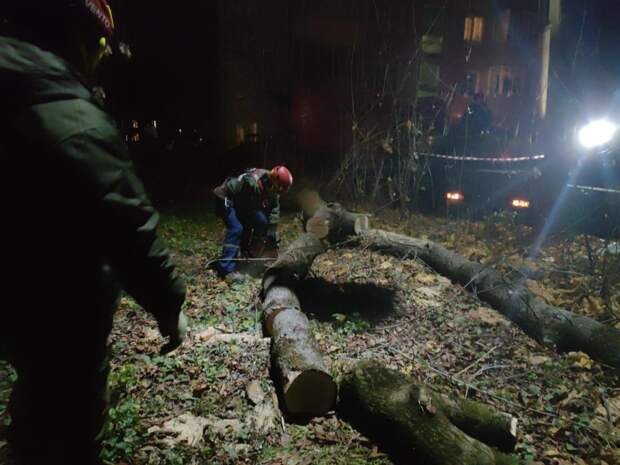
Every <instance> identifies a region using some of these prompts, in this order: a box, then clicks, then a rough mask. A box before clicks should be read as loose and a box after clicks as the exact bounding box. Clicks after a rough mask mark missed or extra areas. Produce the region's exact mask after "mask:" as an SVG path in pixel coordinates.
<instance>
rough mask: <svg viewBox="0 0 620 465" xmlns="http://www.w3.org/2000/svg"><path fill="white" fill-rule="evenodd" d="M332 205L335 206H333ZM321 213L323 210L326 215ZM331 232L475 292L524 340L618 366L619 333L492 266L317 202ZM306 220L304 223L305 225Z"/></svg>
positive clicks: (332, 236) (335, 238) (337, 238)
mask: <svg viewBox="0 0 620 465" xmlns="http://www.w3.org/2000/svg"><path fill="white" fill-rule="evenodd" d="M333 205H335V207H334V206H333ZM325 210H328V212H326V211H325ZM315 211H316V213H317V214H318V213H319V212H322V213H321V216H322V217H324V218H329V221H328V222H327V224H328V225H333V227H332V226H329V227H330V228H331V229H330V231H329V232H328V233H327V234H326V237H328V238H329V240H330V241H331V242H342V241H344V240H346V238H347V237H350V236H351V235H356V236H357V237H360V238H362V239H364V240H365V241H367V242H368V244H369V246H370V247H371V248H372V249H374V250H377V251H379V252H382V253H387V254H391V255H394V256H396V257H399V258H403V257H416V258H419V259H421V260H422V261H424V262H425V263H426V264H427V265H429V266H430V267H431V268H433V269H435V270H436V271H437V272H439V273H441V274H442V275H444V276H446V277H448V278H450V279H452V280H453V281H455V282H458V283H459V284H461V285H463V286H465V287H466V288H468V289H470V290H472V291H474V292H475V293H476V295H477V297H478V298H479V299H480V300H482V301H484V302H486V303H488V304H490V305H491V306H492V307H493V308H494V309H495V310H497V311H498V312H500V313H501V314H502V315H504V316H505V317H506V318H508V319H509V320H511V321H512V322H513V323H515V324H516V325H517V326H519V327H520V328H521V329H522V330H523V331H524V332H525V333H526V334H527V335H528V336H530V337H532V338H533V339H535V340H536V341H538V342H539V343H541V344H544V345H547V346H552V347H555V348H557V349H558V350H559V351H561V352H568V351H582V352H585V353H587V354H588V355H590V356H591V357H592V358H594V359H596V360H598V361H600V362H603V363H605V364H607V365H610V366H612V367H614V368H620V330H617V329H615V328H612V327H611V326H607V325H604V324H602V323H599V322H598V321H596V320H593V319H592V318H588V317H585V316H581V315H577V314H574V313H572V312H569V311H568V310H565V309H563V308H560V307H553V306H551V305H547V304H546V303H544V302H543V301H542V300H540V299H539V298H538V297H536V296H535V295H534V294H532V293H531V292H530V291H529V290H528V289H527V288H525V287H524V286H523V285H513V284H512V283H508V282H506V280H505V279H504V278H503V277H502V275H500V274H499V273H498V272H496V271H495V270H493V269H492V268H491V267H487V266H485V265H482V264H480V263H477V262H472V261H470V260H467V259H466V258H465V257H462V256H460V255H458V254H456V253H454V252H451V251H449V250H448V249H446V248H445V247H442V246H440V245H439V244H436V243H434V242H432V241H428V240H422V239H416V238H413V237H408V236H404V235H402V234H396V233H391V232H387V231H383V230H380V229H369V228H368V225H367V223H366V224H362V225H361V226H360V224H359V223H357V217H358V216H356V215H354V214H351V213H349V212H347V211H346V210H344V209H343V208H342V207H341V206H340V205H338V204H326V203H321V204H320V205H319V206H318V207H317V209H316V210H315ZM309 222H310V221H308V223H309Z"/></svg>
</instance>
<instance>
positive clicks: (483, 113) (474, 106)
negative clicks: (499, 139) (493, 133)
mask: <svg viewBox="0 0 620 465" xmlns="http://www.w3.org/2000/svg"><path fill="white" fill-rule="evenodd" d="M465 118H467V126H468V132H469V133H470V134H472V135H473V136H479V135H481V134H483V133H485V132H487V131H488V130H489V129H490V128H491V119H492V117H491V110H489V107H488V106H487V104H486V103H485V101H484V94H482V93H479V92H478V93H476V94H474V100H473V102H471V103H470V104H469V105H468V106H467V111H466V113H465Z"/></svg>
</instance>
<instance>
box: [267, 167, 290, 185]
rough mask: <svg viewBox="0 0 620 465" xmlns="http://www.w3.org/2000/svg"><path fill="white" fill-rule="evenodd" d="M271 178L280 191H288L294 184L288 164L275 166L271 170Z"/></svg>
mask: <svg viewBox="0 0 620 465" xmlns="http://www.w3.org/2000/svg"><path fill="white" fill-rule="evenodd" d="M269 179H271V182H272V183H273V185H274V186H275V187H276V188H277V189H278V190H279V191H280V192H288V191H289V189H290V188H291V186H292V185H293V175H292V174H291V172H290V171H289V169H288V168H287V167H286V166H283V165H278V166H274V167H273V168H272V169H271V171H270V172H269Z"/></svg>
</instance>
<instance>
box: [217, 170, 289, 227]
mask: <svg viewBox="0 0 620 465" xmlns="http://www.w3.org/2000/svg"><path fill="white" fill-rule="evenodd" d="M268 174H269V171H267V170H265V169H263V168H252V169H249V170H247V171H246V172H244V173H243V174H241V175H239V176H238V177H232V178H227V179H226V180H225V181H224V182H223V183H222V184H221V185H220V186H218V187H216V188H215V189H214V191H213V193H214V194H215V195H216V196H218V197H220V198H227V199H228V201H229V202H230V203H231V205H232V206H234V207H235V210H237V214H238V215H240V217H241V218H242V219H243V218H244V216H246V215H251V214H252V213H253V212H254V211H256V210H261V211H263V212H265V214H266V215H267V216H268V220H269V224H270V225H271V226H276V225H277V224H278V223H279V221H280V195H279V194H278V193H276V192H273V191H271V190H270V189H268V188H267V186H266V184H267V183H269V182H270V181H269V179H268Z"/></svg>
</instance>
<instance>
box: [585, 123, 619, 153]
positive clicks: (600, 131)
mask: <svg viewBox="0 0 620 465" xmlns="http://www.w3.org/2000/svg"><path fill="white" fill-rule="evenodd" d="M617 129H618V128H617V126H616V125H614V124H612V123H610V122H609V121H607V120H598V121H592V122H591V123H588V124H586V125H585V126H584V127H582V128H581V130H580V131H579V142H580V143H581V145H583V146H584V147H585V148H587V149H591V148H594V147H598V146H601V145H604V144H606V143H607V142H609V141H610V140H611V139H612V138H613V136H614V133H615V132H616V130H617Z"/></svg>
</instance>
